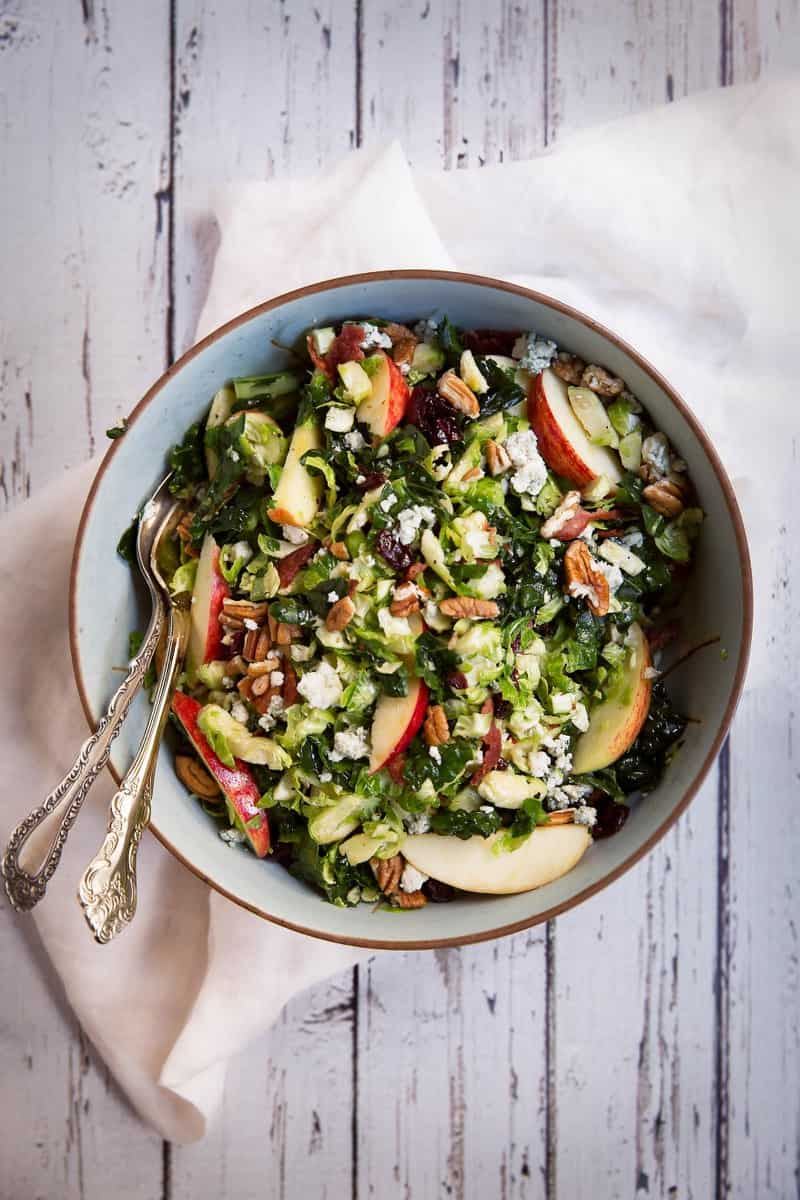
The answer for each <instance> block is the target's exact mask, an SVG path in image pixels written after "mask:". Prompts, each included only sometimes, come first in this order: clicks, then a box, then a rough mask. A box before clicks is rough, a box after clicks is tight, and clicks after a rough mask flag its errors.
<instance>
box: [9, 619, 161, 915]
mask: <svg viewBox="0 0 800 1200" xmlns="http://www.w3.org/2000/svg"><path fill="white" fill-rule="evenodd" d="M165 617H166V608H165V606H164V602H163V600H161V598H160V597H158V598H156V597H154V604H153V610H152V615H151V618H150V624H149V626H148V629H147V633H146V635H145V637H144V640H143V641H142V644H141V646H140V647H139V652H138V653H137V654H136V656H135V657H134V658H133V659H132V661H131V664H130V668H129V670H128V673H127V675H126V676H125V678H124V679H123V681H122V683H121V684H120V685H119V687H118V688H117V690H116V692H115V693H114V695H113V696H112V698H111V702H110V704H109V706H108V710H107V711H106V714H105V716H104V717H102V718H101V720H100V723H99V724H98V726H97V729H96V730H95V731H94V733H93V734H92V735H91V737H89V738H87V740H86V741H85V742H84V743H83V745H82V746H81V749H80V751H79V753H78V757H77V758H76V759H75V762H74V763H73V765H72V767H71V768H70V770H69V771H68V772H67V774H66V775H65V776H64V778H63V779H62V780H61V782H60V783H59V785H58V787H56V788H54V790H53V791H52V792H50V794H49V796H48V797H47V798H46V800H45V801H44V803H43V804H42V805H40V807H39V808H36V809H34V810H33V812H31V813H29V814H28V816H27V817H25V818H24V820H22V821H20V823H19V825H17V827H16V829H15V830H14V832H13V833H12V834H11V838H10V840H9V843H8V846H7V847H6V850H5V853H4V855H3V859H2V863H1V864H0V867H1V868H2V872H3V877H4V879H5V887H6V893H7V895H8V898H9V900H10V901H11V904H12V906H13V907H14V908H15V909H16V910H17V911H18V912H26V911H28V910H29V909H31V908H33V907H34V905H36V904H38V903H39V901H40V900H41V899H42V897H43V896H44V894H45V891H46V890H47V885H48V883H49V882H50V879H51V878H52V876H53V872H54V871H55V869H56V867H57V866H58V864H59V860H60V859H61V853H62V851H63V849H64V844H65V842H66V840H67V834H68V833H69V831H70V829H71V828H72V826H73V824H74V823H75V819H76V817H77V816H78V813H79V812H80V810H81V806H82V804H83V801H84V799H85V798H86V794H87V792H88V791H89V788H90V787H91V786H92V784H93V783H94V781H95V779H96V778H97V776H98V775H99V774H100V772H101V771H102V769H103V767H104V766H105V765H106V762H107V761H108V756H109V754H110V753H111V746H112V743H113V741H114V739H115V738H116V736H117V734H118V733H119V731H120V729H121V728H122V722H123V721H124V719H125V717H126V716H127V713H128V709H129V708H130V704H131V701H132V700H133V698H134V696H135V695H136V693H137V692H138V691H139V688H140V687H141V686H142V684H143V682H144V677H145V673H146V671H147V668H148V667H149V665H150V661H151V659H152V657H153V655H154V653H155V649H156V646H157V645H158V642H159V639H160V637H161V633H162V630H163V628H164V620H165ZM59 814H60V821H59V824H58V827H57V829H56V832H55V834H54V836H53V838H52V840H51V842H50V844H49V848H48V849H47V851H46V853H45V855H44V857H43V858H42V859H41V860H40V861H37V862H34V863H29V865H28V866H29V868H30V869H28V868H26V867H23V866H22V865H21V864H20V857H21V855H22V853H23V850H24V848H25V845H26V843H27V841H28V839H29V838H30V837H31V835H32V834H33V833H34V832H35V831H36V830H37V829H38V828H39V827H40V826H41V825H43V824H44V822H45V821H47V820H48V819H50V818H55V817H57V816H58V815H59ZM28 853H29V855H30V856H31V857H33V855H34V851H33V849H32V848H29V851H28Z"/></svg>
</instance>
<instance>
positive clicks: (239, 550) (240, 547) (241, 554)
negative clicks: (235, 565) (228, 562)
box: [231, 542, 253, 563]
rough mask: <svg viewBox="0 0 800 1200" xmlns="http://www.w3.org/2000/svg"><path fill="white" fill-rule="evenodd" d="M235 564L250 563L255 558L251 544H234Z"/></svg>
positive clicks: (232, 548)
mask: <svg viewBox="0 0 800 1200" xmlns="http://www.w3.org/2000/svg"><path fill="white" fill-rule="evenodd" d="M231 550H232V553H233V561H234V562H240V561H241V562H243V563H248V562H250V559H251V558H252V557H253V551H252V549H251V547H250V543H249V542H234V544H233V546H232V547H231Z"/></svg>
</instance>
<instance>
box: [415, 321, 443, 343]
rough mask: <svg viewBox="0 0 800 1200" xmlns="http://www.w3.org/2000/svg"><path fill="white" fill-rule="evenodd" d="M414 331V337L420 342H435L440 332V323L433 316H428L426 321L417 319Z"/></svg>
mask: <svg viewBox="0 0 800 1200" xmlns="http://www.w3.org/2000/svg"><path fill="white" fill-rule="evenodd" d="M413 332H414V337H415V338H417V340H418V341H420V342H435V341H436V338H437V335H438V332H439V323H438V321H435V320H434V319H433V317H428V318H427V320H425V321H417V323H416V325H415V326H414V330H413Z"/></svg>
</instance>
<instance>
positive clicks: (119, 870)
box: [78, 607, 189, 943]
mask: <svg viewBox="0 0 800 1200" xmlns="http://www.w3.org/2000/svg"><path fill="white" fill-rule="evenodd" d="M188 637H189V614H188V612H187V611H185V610H184V609H181V608H174V607H173V608H170V610H169V624H168V627H167V648H166V652H165V654H164V663H163V666H162V668H161V675H160V676H159V680H158V686H157V688H156V693H155V696H154V697H153V708H152V711H151V713H150V718H149V720H148V722H147V727H146V729H145V731H144V736H143V737H142V743H141V745H140V747H139V749H138V751H137V752H136V756H135V758H134V760H133V762H132V763H131V765H130V767H129V769H128V771H127V773H126V775H125V778H124V779H123V780H122V783H121V784H120V787H119V791H118V792H117V793H116V795H115V796H114V798H113V800H112V801H111V811H110V815H109V824H108V833H107V834H106V836H105V838H104V840H103V844H102V846H101V847H100V849H99V851H98V852H97V854H96V855H95V857H94V858H93V859H92V861H91V862H90V863H89V866H88V867H87V868H86V870H85V872H84V874H83V878H82V879H81V882H80V886H79V888H78V897H79V899H80V902H81V905H82V906H83V913H84V916H85V917H86V920H87V921H88V923H89V927H90V928H91V930H92V932H93V933H94V936H95V940H96V941H98V942H101V943H105V942H110V941H111V939H112V938H113V937H115V936H116V935H117V934H118V933H119V932H120V931H121V930H122V929H124V928H125V926H126V925H127V924H128V923H129V922H130V921H131V920H132V919H133V915H134V913H135V912H136V852H137V850H138V848H139V842H140V841H141V838H142V833H143V832H144V830H145V828H146V827H147V824H148V822H149V820H150V802H151V799H152V794H153V778H154V775H155V768H156V760H157V757H158V748H159V746H160V744H161V734H162V732H163V729H164V724H165V722H166V719H167V716H168V714H169V706H170V702H171V700H172V693H173V691H174V689H175V682H176V680H177V678H178V672H179V671H180V669H181V665H182V663H183V656H184V652H185V648H186V643H187V641H188Z"/></svg>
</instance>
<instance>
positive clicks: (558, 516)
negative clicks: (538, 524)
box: [539, 492, 581, 539]
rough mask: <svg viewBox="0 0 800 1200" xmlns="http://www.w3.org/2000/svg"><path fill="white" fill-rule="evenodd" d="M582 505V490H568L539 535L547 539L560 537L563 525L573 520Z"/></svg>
mask: <svg viewBox="0 0 800 1200" xmlns="http://www.w3.org/2000/svg"><path fill="white" fill-rule="evenodd" d="M580 506H581V494H580V492H567V494H566V496H565V497H564V499H563V500H562V501H561V503H560V504H559V506H558V508H557V509H556V510H555V512H554V513H553V514H552V516H549V517H548V518H547V520H546V521H545V522H544V524H543V525H542V528H541V529H540V530H539V536H540V537H543V538H547V539H550V538H554V537H558V535H559V533H560V531H561V528H562V526H564V525H566V524H567V522H568V521H571V520H572V518H573V517H574V516H575V514H576V513H577V511H578V509H579V508H580Z"/></svg>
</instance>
